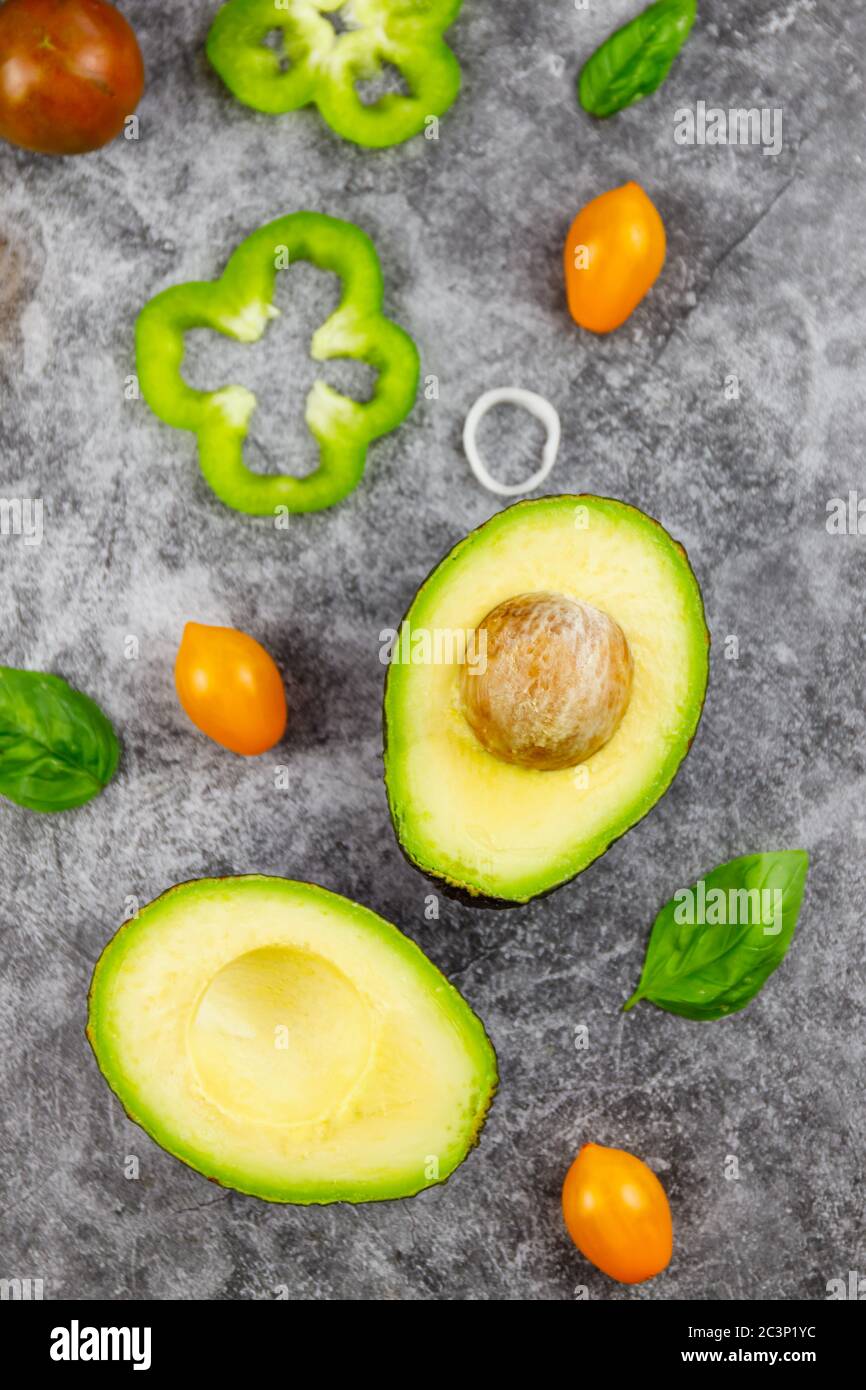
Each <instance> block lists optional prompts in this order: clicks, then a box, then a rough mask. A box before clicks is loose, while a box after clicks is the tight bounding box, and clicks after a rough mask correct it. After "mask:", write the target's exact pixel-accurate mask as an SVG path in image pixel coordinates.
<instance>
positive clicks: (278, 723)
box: [174, 623, 286, 757]
mask: <svg viewBox="0 0 866 1390" xmlns="http://www.w3.org/2000/svg"><path fill="white" fill-rule="evenodd" d="M174 681H175V686H176V687H177V694H178V699H179V700H180V703H181V705H182V707H183V709H184V711H185V713H186V714H187V715H188V716H189V718H190V719H191V720H192V722H193V724H195V725H196V726H197V727H198V728H199V729H201V731H202V733H204V734H207V736H208V738H212V739H213V740H214V742H215V743H220V744H222V746H223V747H224V748H230V749H231V751H232V752H233V753H243V754H245V755H246V756H247V757H252V756H254V755H255V754H256V753H264V752H266V751H267V749H268V748H273V746H274V744H275V743H279V741H280V739H281V738H282V736H283V734H284V733H285V728H286V692H285V690H284V688H283V680H282V677H281V675H280V673H279V671H278V670H277V668H276V665H275V664H274V660H273V657H271V656H269V654H268V653H267V652H266V651H265V649H264V647H263V646H262V645H261V643H260V642H257V641H256V640H255V638H254V637H249V636H247V634H246V633H245V632H238V631H237V629H236V628H233V627H207V626H205V624H203V623H187V625H186V627H185V628H184V633H183V640H182V642H181V644H180V648H179V650H178V653H177V660H176V662H175V666H174Z"/></svg>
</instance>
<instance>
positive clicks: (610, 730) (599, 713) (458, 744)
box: [385, 496, 709, 906]
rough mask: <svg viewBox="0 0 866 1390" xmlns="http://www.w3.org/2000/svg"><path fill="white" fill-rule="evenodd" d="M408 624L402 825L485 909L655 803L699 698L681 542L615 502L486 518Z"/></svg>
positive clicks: (400, 678)
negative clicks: (437, 656) (421, 638)
mask: <svg viewBox="0 0 866 1390" xmlns="http://www.w3.org/2000/svg"><path fill="white" fill-rule="evenodd" d="M418 634H421V635H422V636H424V637H426V640H423V641H422V640H420V639H419V637H418ZM401 637H402V639H403V640H401V641H400V642H398V643H397V644H396V646H395V649H394V655H393V657H392V660H391V663H390V665H389V668H388V676H387V681H386V686H385V781H386V786H387V790H388V799H389V804H390V808H391V815H392V818H393V821H394V826H395V830H396V833H397V837H398V840H399V842H400V845H401V847H402V848H403V850H404V852H405V853H406V855H407V856H408V858H409V859H410V860H411V861H412V862H413V863H414V864H415V865H417V867H418V868H420V869H421V870H423V871H424V872H425V873H426V874H428V875H429V876H431V877H432V878H435V879H438V880H440V881H441V882H442V884H443V885H444V887H445V888H446V890H454V891H456V893H457V894H458V896H468V897H469V898H471V900H472V901H474V902H476V903H478V904H479V905H482V906H483V905H499V906H510V905H513V904H517V903H525V902H528V901H529V900H530V899H532V898H534V897H536V896H537V895H539V894H541V893H546V892H550V891H551V890H552V889H554V888H557V887H558V886H559V885H560V884H563V883H565V882H567V881H568V880H569V879H571V878H573V877H574V876H575V875H576V874H579V873H580V872H581V871H582V870H583V869H585V868H586V867H587V865H588V864H591V863H592V861H593V860H594V859H596V858H598V856H599V855H600V854H603V853H604V851H605V850H606V849H607V848H608V846H609V845H610V844H611V843H612V841H613V840H615V839H617V838H618V837H619V836H620V835H622V834H623V833H624V832H625V831H626V830H628V829H629V828H630V827H631V826H633V825H634V824H635V823H636V822H637V821H639V820H640V819H641V818H642V817H643V816H644V815H646V813H647V811H649V810H650V808H651V807H652V806H653V805H654V804H655V803H656V801H658V799H659V797H660V796H662V794H663V793H664V792H665V791H666V790H667V788H668V786H669V785H670V783H671V781H672V780H673V777H674V774H675V773H676V770H677V768H678V767H679V764H680V762H681V761H682V759H683V758H684V756H685V754H686V753H687V751H688V749H689V746H690V744H691V741H692V739H693V737H694V733H695V729H696V728H697V724H698V720H699V719H700V715H701V709H702V707H703V702H704V696H705V693H706V686H707V675H708V664H709V663H708V655H709V653H708V648H709V635H708V632H707V627H706V623H705V620H704V609H703V603H702V600H701V593H700V589H699V587H698V583H697V580H696V579H695V576H694V574H693V572H692V569H691V566H690V565H689V561H688V558H687V556H686V552H685V550H684V549H683V547H682V546H681V545H680V544H679V543H678V542H677V541H675V540H673V539H672V537H671V536H669V535H668V533H667V531H665V530H664V528H663V527H662V526H661V525H660V524H659V523H658V522H657V521H655V520H653V519H652V518H651V517H649V516H647V515H646V514H645V513H643V512H641V511H639V510H638V509H637V508H636V507H632V506H629V505H627V504H626V503H624V502H618V501H615V500H613V499H611V498H606V497H593V496H566V497H545V498H542V499H540V500H538V501H531V502H520V503H518V504H517V505H516V506H513V507H509V508H508V509H507V510H505V511H502V512H500V513H499V514H498V515H496V516H494V517H492V518H491V520H490V521H488V522H486V523H485V524H484V525H483V526H481V527H479V528H478V530H477V531H473V532H472V533H471V535H469V536H467V537H466V539H465V540H463V541H461V542H460V543H459V544H458V545H457V546H455V548H454V549H453V550H452V551H451V552H450V554H449V555H447V556H446V557H445V559H444V560H443V561H442V562H441V564H440V565H438V566H437V568H436V569H435V570H434V571H433V573H432V574H431V575H430V576H429V578H428V579H427V580H426V581H425V583H424V584H423V585H422V586H421V588H420V589H419V591H418V593H417V595H416V596H415V599H414V600H413V602H412V604H411V606H410V608H409V611H408V613H407V615H406V618H405V619H404V622H403V625H402V628H401ZM446 638H447V639H448V640H445V639H446ZM431 653H433V654H434V656H433V658H432V659H431V656H430V654H431ZM435 654H439V656H440V657H441V658H442V659H436V656H435ZM443 654H444V655H443Z"/></svg>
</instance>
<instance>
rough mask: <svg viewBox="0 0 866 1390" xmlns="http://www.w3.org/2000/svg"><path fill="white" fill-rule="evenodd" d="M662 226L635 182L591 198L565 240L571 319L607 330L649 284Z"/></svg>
mask: <svg viewBox="0 0 866 1390" xmlns="http://www.w3.org/2000/svg"><path fill="white" fill-rule="evenodd" d="M665 245H666V243H665V229H664V223H663V222H662V220H661V218H660V217H659V214H658V211H657V209H656V207H655V205H654V204H653V203H652V202H650V200H649V198H648V197H647V195H646V194H645V193H644V191H643V189H642V188H639V187H638V185H637V184H636V183H626V184H623V186H622V188H613V189H611V191H610V192H609V193H602V194H601V196H600V197H599V198H593V200H592V202H591V203H587V205H586V207H585V208H582V209H581V211H580V212H579V213H578V214H577V216H576V217H575V219H574V221H573V222H572V224H571V227H570V228H569V232H568V236H567V237H566V240H565V288H566V293H567V295H568V307H569V311H570V313H571V316H572V318H573V319H574V320H575V322H576V323H579V324H580V326H581V328H588V329H590V330H591V331H592V332H593V333H610V332H611V331H612V329H614V328H619V326H620V324H623V323H625V321H626V319H627V318H628V316H629V314H630V313H632V311H633V310H634V309H636V308H637V306H638V304H640V302H641V300H642V299H643V297H644V295H645V294H646V293H647V291H648V290H650V289H651V288H652V286H653V285H654V284H655V282H656V280H657V279H658V277H659V273H660V271H661V268H662V266H663V265H664V263H665Z"/></svg>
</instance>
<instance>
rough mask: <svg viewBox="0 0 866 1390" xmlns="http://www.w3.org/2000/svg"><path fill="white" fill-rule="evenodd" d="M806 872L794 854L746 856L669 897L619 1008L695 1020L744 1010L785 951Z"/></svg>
mask: <svg viewBox="0 0 866 1390" xmlns="http://www.w3.org/2000/svg"><path fill="white" fill-rule="evenodd" d="M808 867H809V856H808V854H807V853H806V852H805V850H801V849H789V850H778V851H776V852H775V853H770V854H745V855H742V856H741V858H739V859H732V860H731V861H730V863H729V864H720V865H719V867H718V868H717V869H713V871H712V873H709V874H707V876H706V878H703V879H699V880H698V882H697V883H696V884H695V885H694V887H692V888H689V889H685V890H683V891H681V892H679V893H675V894H674V897H673V898H672V899H671V901H670V902H669V903H666V904H665V906H664V907H663V908H662V910H661V912H660V913H659V915H658V917H657V918H656V920H655V923H654V925H653V929H652V933H651V935H650V940H649V946H648V947H647V953H646V961H645V962H644V968H643V974H642V975H641V978H640V984H639V985H638V987H637V989H636V990H635V992H634V994H633V995H632V997H631V998H630V999H629V1001H628V1003H627V1004H625V1005H623V1007H624V1008H625V1009H630V1008H632V1006H633V1005H635V1004H636V1003H637V1002H638V1000H639V999H648V1000H649V1001H650V1003H652V1004H656V1005H657V1006H658V1007H659V1008H660V1009H666V1010H667V1011H668V1013H672V1014H682V1016H683V1017H684V1018H694V1019H713V1018H724V1017H725V1016H726V1015H727V1014H733V1013H736V1012H737V1010H738V1009H744V1008H745V1007H746V1005H747V1004H748V1003H749V1001H750V1000H751V999H754V997H755V995H756V994H757V993H758V991H759V990H760V989H761V988H762V986H763V985H764V984H765V982H766V980H767V978H768V976H769V975H771V974H772V973H773V971H774V970H775V969H776V966H777V965H780V964H781V963H782V960H783V959H784V957H785V954H786V952H787V950H788V947H789V946H790V944H791V938H792V937H793V935H794V928H795V927H796V925H797V915H798V913H799V911H800V903H801V902H802V900H803V889H804V887H805V883H806V871H807V869H808Z"/></svg>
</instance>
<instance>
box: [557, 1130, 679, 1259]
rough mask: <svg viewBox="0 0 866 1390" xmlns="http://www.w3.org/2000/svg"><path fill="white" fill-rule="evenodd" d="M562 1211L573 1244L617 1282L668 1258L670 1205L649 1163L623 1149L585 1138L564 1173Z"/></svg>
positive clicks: (670, 1251)
mask: <svg viewBox="0 0 866 1390" xmlns="http://www.w3.org/2000/svg"><path fill="white" fill-rule="evenodd" d="M562 1214H563V1216H564V1217H565V1224H566V1226H567V1227H568V1233H569V1235H570V1236H571V1238H572V1240H573V1241H574V1243H575V1245H576V1246H577V1248H578V1250H580V1252H581V1253H582V1254H583V1255H585V1256H586V1258H587V1259H588V1260H589V1261H590V1262H591V1263H592V1264H594V1265H595V1266H596V1267H597V1268H598V1269H600V1270H602V1272H603V1273H604V1274H609V1275H610V1277H611V1279H618V1280H619V1282H620V1283H621V1284H640V1283H641V1282H642V1281H643V1280H644V1279H652V1277H653V1275H654V1274H660V1273H661V1271H662V1270H663V1269H665V1268H667V1266H668V1264H669V1263H670V1258H671V1253H672V1250H673V1230H672V1227H671V1209H670V1206H669V1205H668V1199H667V1196H666V1194H665V1190H664V1188H663V1187H662V1185H661V1183H660V1182H659V1180H658V1178H657V1177H656V1175H655V1173H654V1172H653V1171H652V1169H651V1168H648V1167H647V1166H646V1164H645V1163H642V1162H641V1160H640V1159H639V1158H635V1156H634V1154H630V1153H626V1151H625V1149H606V1148H603V1147H602V1145H601V1144H584V1146H583V1148H582V1149H581V1151H580V1153H579V1154H578V1155H577V1158H576V1159H575V1160H574V1162H573V1163H572V1165H571V1167H570V1168H569V1170H568V1173H567V1174H566V1178H565V1183H564V1185H563V1189H562Z"/></svg>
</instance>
